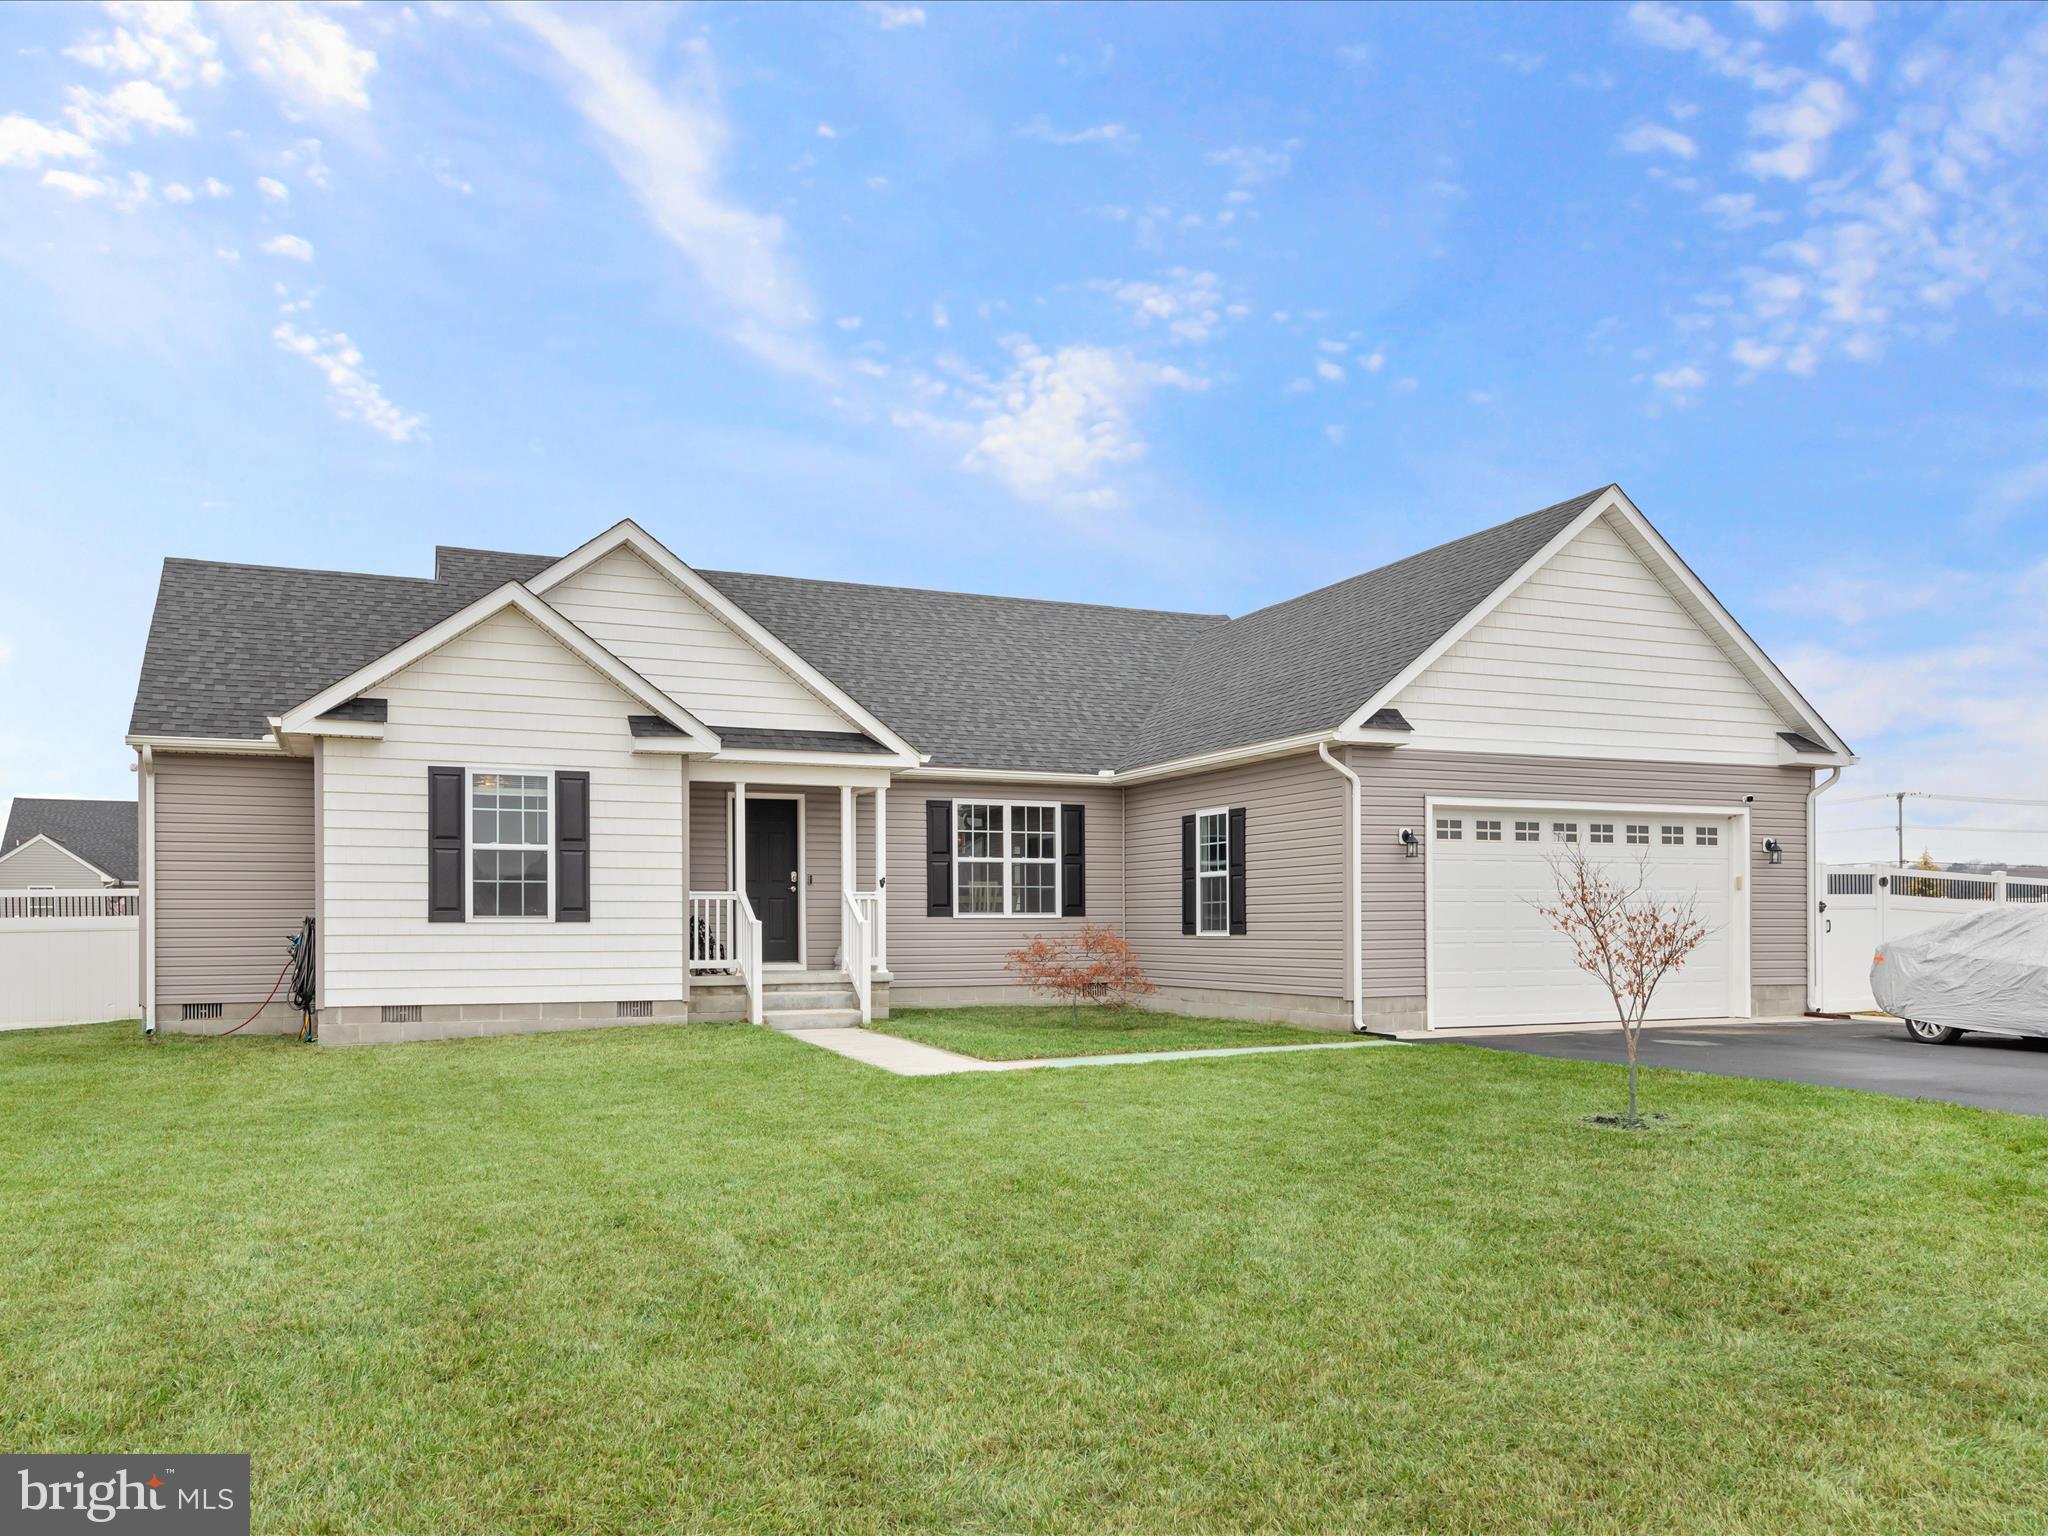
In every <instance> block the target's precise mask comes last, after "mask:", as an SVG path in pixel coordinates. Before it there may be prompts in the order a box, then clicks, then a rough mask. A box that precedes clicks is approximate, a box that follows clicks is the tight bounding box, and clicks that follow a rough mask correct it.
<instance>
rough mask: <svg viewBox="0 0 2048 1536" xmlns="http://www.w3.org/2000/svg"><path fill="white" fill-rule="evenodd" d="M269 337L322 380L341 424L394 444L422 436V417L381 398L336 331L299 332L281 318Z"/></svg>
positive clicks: (348, 343)
mask: <svg viewBox="0 0 2048 1536" xmlns="http://www.w3.org/2000/svg"><path fill="white" fill-rule="evenodd" d="M290 307H292V306H287V308H290ZM297 307H300V308H303V307H304V306H303V305H300V306H297ZM270 337H271V340H273V341H275V342H276V343H277V345H278V346H279V347H280V348H282V349H283V350H284V351H286V352H289V353H291V354H292V355H293V356H295V357H303V358H304V359H305V360H306V361H307V362H308V363H310V364H311V365H312V366H313V367H314V368H315V369H317V370H318V371H319V372H320V373H321V374H322V375H323V376H324V377H325V378H326V380H327V388H328V391H329V394H330V395H331V397H332V399H333V401H334V408H335V412H336V414H337V415H339V416H340V417H341V419H342V420H343V421H357V422H361V423H362V424H363V425H364V426H366V427H368V428H369V429H370V430H371V431H373V432H377V433H380V434H381V435H383V436H384V437H387V438H389V439H390V440H391V441H392V442H394V443H409V442H412V441H413V440H414V439H415V438H419V437H423V436H425V435H426V418H425V417H424V416H417V415H409V414H407V413H406V412H404V411H401V410H400V409H399V408H398V407H397V406H395V405H393V404H392V403H391V402H390V400H388V399H387V398H386V397H385V395H384V391H383V390H382V389H381V388H380V387H379V386H378V384H377V380H376V376H375V375H374V374H372V373H371V372H370V370H369V368H368V366H367V365H366V364H365V363H364V362H363V354H362V353H361V352H360V351H359V350H358V349H357V348H356V345H355V343H354V342H352V341H350V340H349V339H348V337H347V336H346V335H344V334H342V333H341V332H339V331H336V332H333V333H325V332H317V331H316V332H308V331H301V330H300V329H299V328H298V327H297V326H295V325H293V324H292V322H291V321H290V320H289V319H285V320H280V321H279V322H278V324H277V328H276V329H275V330H273V331H272V332H271V333H270Z"/></svg>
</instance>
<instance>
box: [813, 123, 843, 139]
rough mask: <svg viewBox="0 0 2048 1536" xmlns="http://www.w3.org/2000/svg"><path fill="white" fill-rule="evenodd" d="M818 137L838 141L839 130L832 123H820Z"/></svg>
mask: <svg viewBox="0 0 2048 1536" xmlns="http://www.w3.org/2000/svg"><path fill="white" fill-rule="evenodd" d="M818 137H819V138H821V139H836V138H838V137H839V130H838V129H837V128H834V127H833V126H832V125H831V124H830V123H820V124H818Z"/></svg>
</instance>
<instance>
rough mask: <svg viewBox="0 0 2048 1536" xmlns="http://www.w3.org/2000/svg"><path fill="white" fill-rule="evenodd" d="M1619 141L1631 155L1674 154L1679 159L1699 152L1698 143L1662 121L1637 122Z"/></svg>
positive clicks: (1690, 156) (1689, 157)
mask: <svg viewBox="0 0 2048 1536" xmlns="http://www.w3.org/2000/svg"><path fill="white" fill-rule="evenodd" d="M1619 143H1620V145H1621V147H1622V148H1623V149H1624V150H1626V151H1627V152H1628V153H1629V154H1632V155H1657V154H1664V155H1676V156H1678V158H1679V159H1681V160H1690V159H1692V158H1693V157H1694V156H1695V155H1697V154H1698V153H1699V152H1700V147H1699V145H1697V144H1695V143H1694V142H1693V141H1692V139H1691V138H1690V137H1689V136H1687V135H1686V134H1683V133H1680V132H1679V131H1678V130H1677V129H1676V128H1666V127H1665V126H1664V125H1663V124H1662V123H1642V124H1639V125H1638V126H1636V127H1634V128H1631V129H1629V131H1628V132H1627V133H1624V134H1623V135H1622V136H1621V138H1620V140H1619Z"/></svg>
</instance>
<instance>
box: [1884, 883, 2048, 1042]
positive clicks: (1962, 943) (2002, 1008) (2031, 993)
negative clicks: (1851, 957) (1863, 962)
mask: <svg viewBox="0 0 2048 1536" xmlns="http://www.w3.org/2000/svg"><path fill="white" fill-rule="evenodd" d="M1870 990H1871V991H1872V992H1873V993H1874V994H1875V995H1876V997H1877V1006H1878V1007H1880V1008H1882V1009H1884V1011H1885V1012H1886V1013H1890V1014H1896V1015H1897V1016H1898V1017H1900V1018H1902V1019H1918V1020H1919V1021H1921V1022H1922V1023H1924V1024H1942V1025H1946V1026H1947V1027H1948V1028H1950V1029H2008V1030H2016V1031H2018V1032H2020V1033H2022V1034H2029V1035H2041V1034H2048V906H1996V907H1992V908H1989V909H1988V910H1986V911H1982V912H1975V913H1972V914H1971V915H1970V916H1968V917H1959V918H1957V919H1956V920H1955V921H1953V922H1948V923H1941V924H1938V925H1936V926H1935V927H1933V928H1927V929H1923V930H1922V931H1921V932H1919V933H1915V934H1909V935H1907V936H1905V937H1903V938H1896V939H1886V940H1884V941H1883V942H1882V943H1880V944H1879V945H1878V950H1877V955H1876V957H1875V958H1874V959H1873V960H1872V962H1871V966H1870Z"/></svg>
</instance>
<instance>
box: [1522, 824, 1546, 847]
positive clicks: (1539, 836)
mask: <svg viewBox="0 0 2048 1536" xmlns="http://www.w3.org/2000/svg"><path fill="white" fill-rule="evenodd" d="M1542 840H1543V823H1542V822H1540V821H1518V822H1516V823H1515V841H1516V842H1518V843H1539V842H1541V841H1542Z"/></svg>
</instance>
